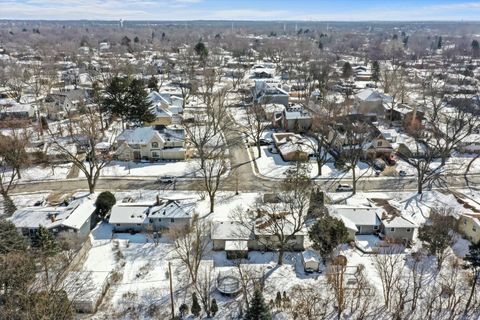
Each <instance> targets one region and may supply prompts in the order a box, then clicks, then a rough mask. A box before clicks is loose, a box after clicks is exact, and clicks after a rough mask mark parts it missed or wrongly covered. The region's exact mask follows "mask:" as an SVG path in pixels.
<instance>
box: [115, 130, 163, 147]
mask: <svg viewBox="0 0 480 320" xmlns="http://www.w3.org/2000/svg"><path fill="white" fill-rule="evenodd" d="M154 137H157V138H158V139H160V140H163V139H162V137H161V135H160V133H159V132H158V131H157V130H155V129H154V128H153V127H139V128H135V129H126V130H124V131H123V132H122V133H121V134H120V135H119V136H118V137H117V141H125V142H127V143H128V144H147V143H149V142H150V141H151V140H152V139H153V138H154Z"/></svg>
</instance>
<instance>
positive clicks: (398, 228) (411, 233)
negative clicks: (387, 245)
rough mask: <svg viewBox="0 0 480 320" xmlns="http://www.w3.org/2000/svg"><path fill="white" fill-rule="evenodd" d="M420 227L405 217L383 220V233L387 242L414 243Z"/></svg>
mask: <svg viewBox="0 0 480 320" xmlns="http://www.w3.org/2000/svg"><path fill="white" fill-rule="evenodd" d="M417 230H418V226H417V224H415V223H414V222H413V221H410V220H409V219H407V218H406V217H404V216H395V217H392V218H384V219H382V233H383V235H384V236H385V239H386V240H389V241H393V242H403V243H408V242H412V241H413V240H414V239H416V237H417Z"/></svg>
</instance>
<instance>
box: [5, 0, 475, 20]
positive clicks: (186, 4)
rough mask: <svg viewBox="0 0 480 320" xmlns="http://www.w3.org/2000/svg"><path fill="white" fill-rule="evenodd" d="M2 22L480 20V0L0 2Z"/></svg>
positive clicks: (93, 0) (55, 0)
mask: <svg viewBox="0 0 480 320" xmlns="http://www.w3.org/2000/svg"><path fill="white" fill-rule="evenodd" d="M0 19H34V20H44V19H45V20H77V19H88V20H119V19H124V20H306V21H371V20H385V21H402V20H407V21H418V20H449V21H451V20H456V21H459V20H471V21H480V1H477V2H475V1H470V2H469V1H468V0H467V1H465V0H463V1H462V0H457V1H453V0H329V1H324V0H0Z"/></svg>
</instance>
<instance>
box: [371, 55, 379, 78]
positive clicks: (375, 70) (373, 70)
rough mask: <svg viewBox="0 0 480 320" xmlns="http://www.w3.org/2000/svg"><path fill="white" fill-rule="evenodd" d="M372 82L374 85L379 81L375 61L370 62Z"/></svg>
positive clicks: (377, 64)
mask: <svg viewBox="0 0 480 320" xmlns="http://www.w3.org/2000/svg"><path fill="white" fill-rule="evenodd" d="M372 80H373V81H374V82H375V83H377V82H378V81H379V80H380V64H379V63H378V61H377V60H375V61H373V62H372Z"/></svg>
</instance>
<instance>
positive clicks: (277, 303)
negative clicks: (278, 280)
mask: <svg viewBox="0 0 480 320" xmlns="http://www.w3.org/2000/svg"><path fill="white" fill-rule="evenodd" d="M275 306H276V307H277V308H281V307H282V294H281V293H280V291H277V295H276V297H275Z"/></svg>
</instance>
